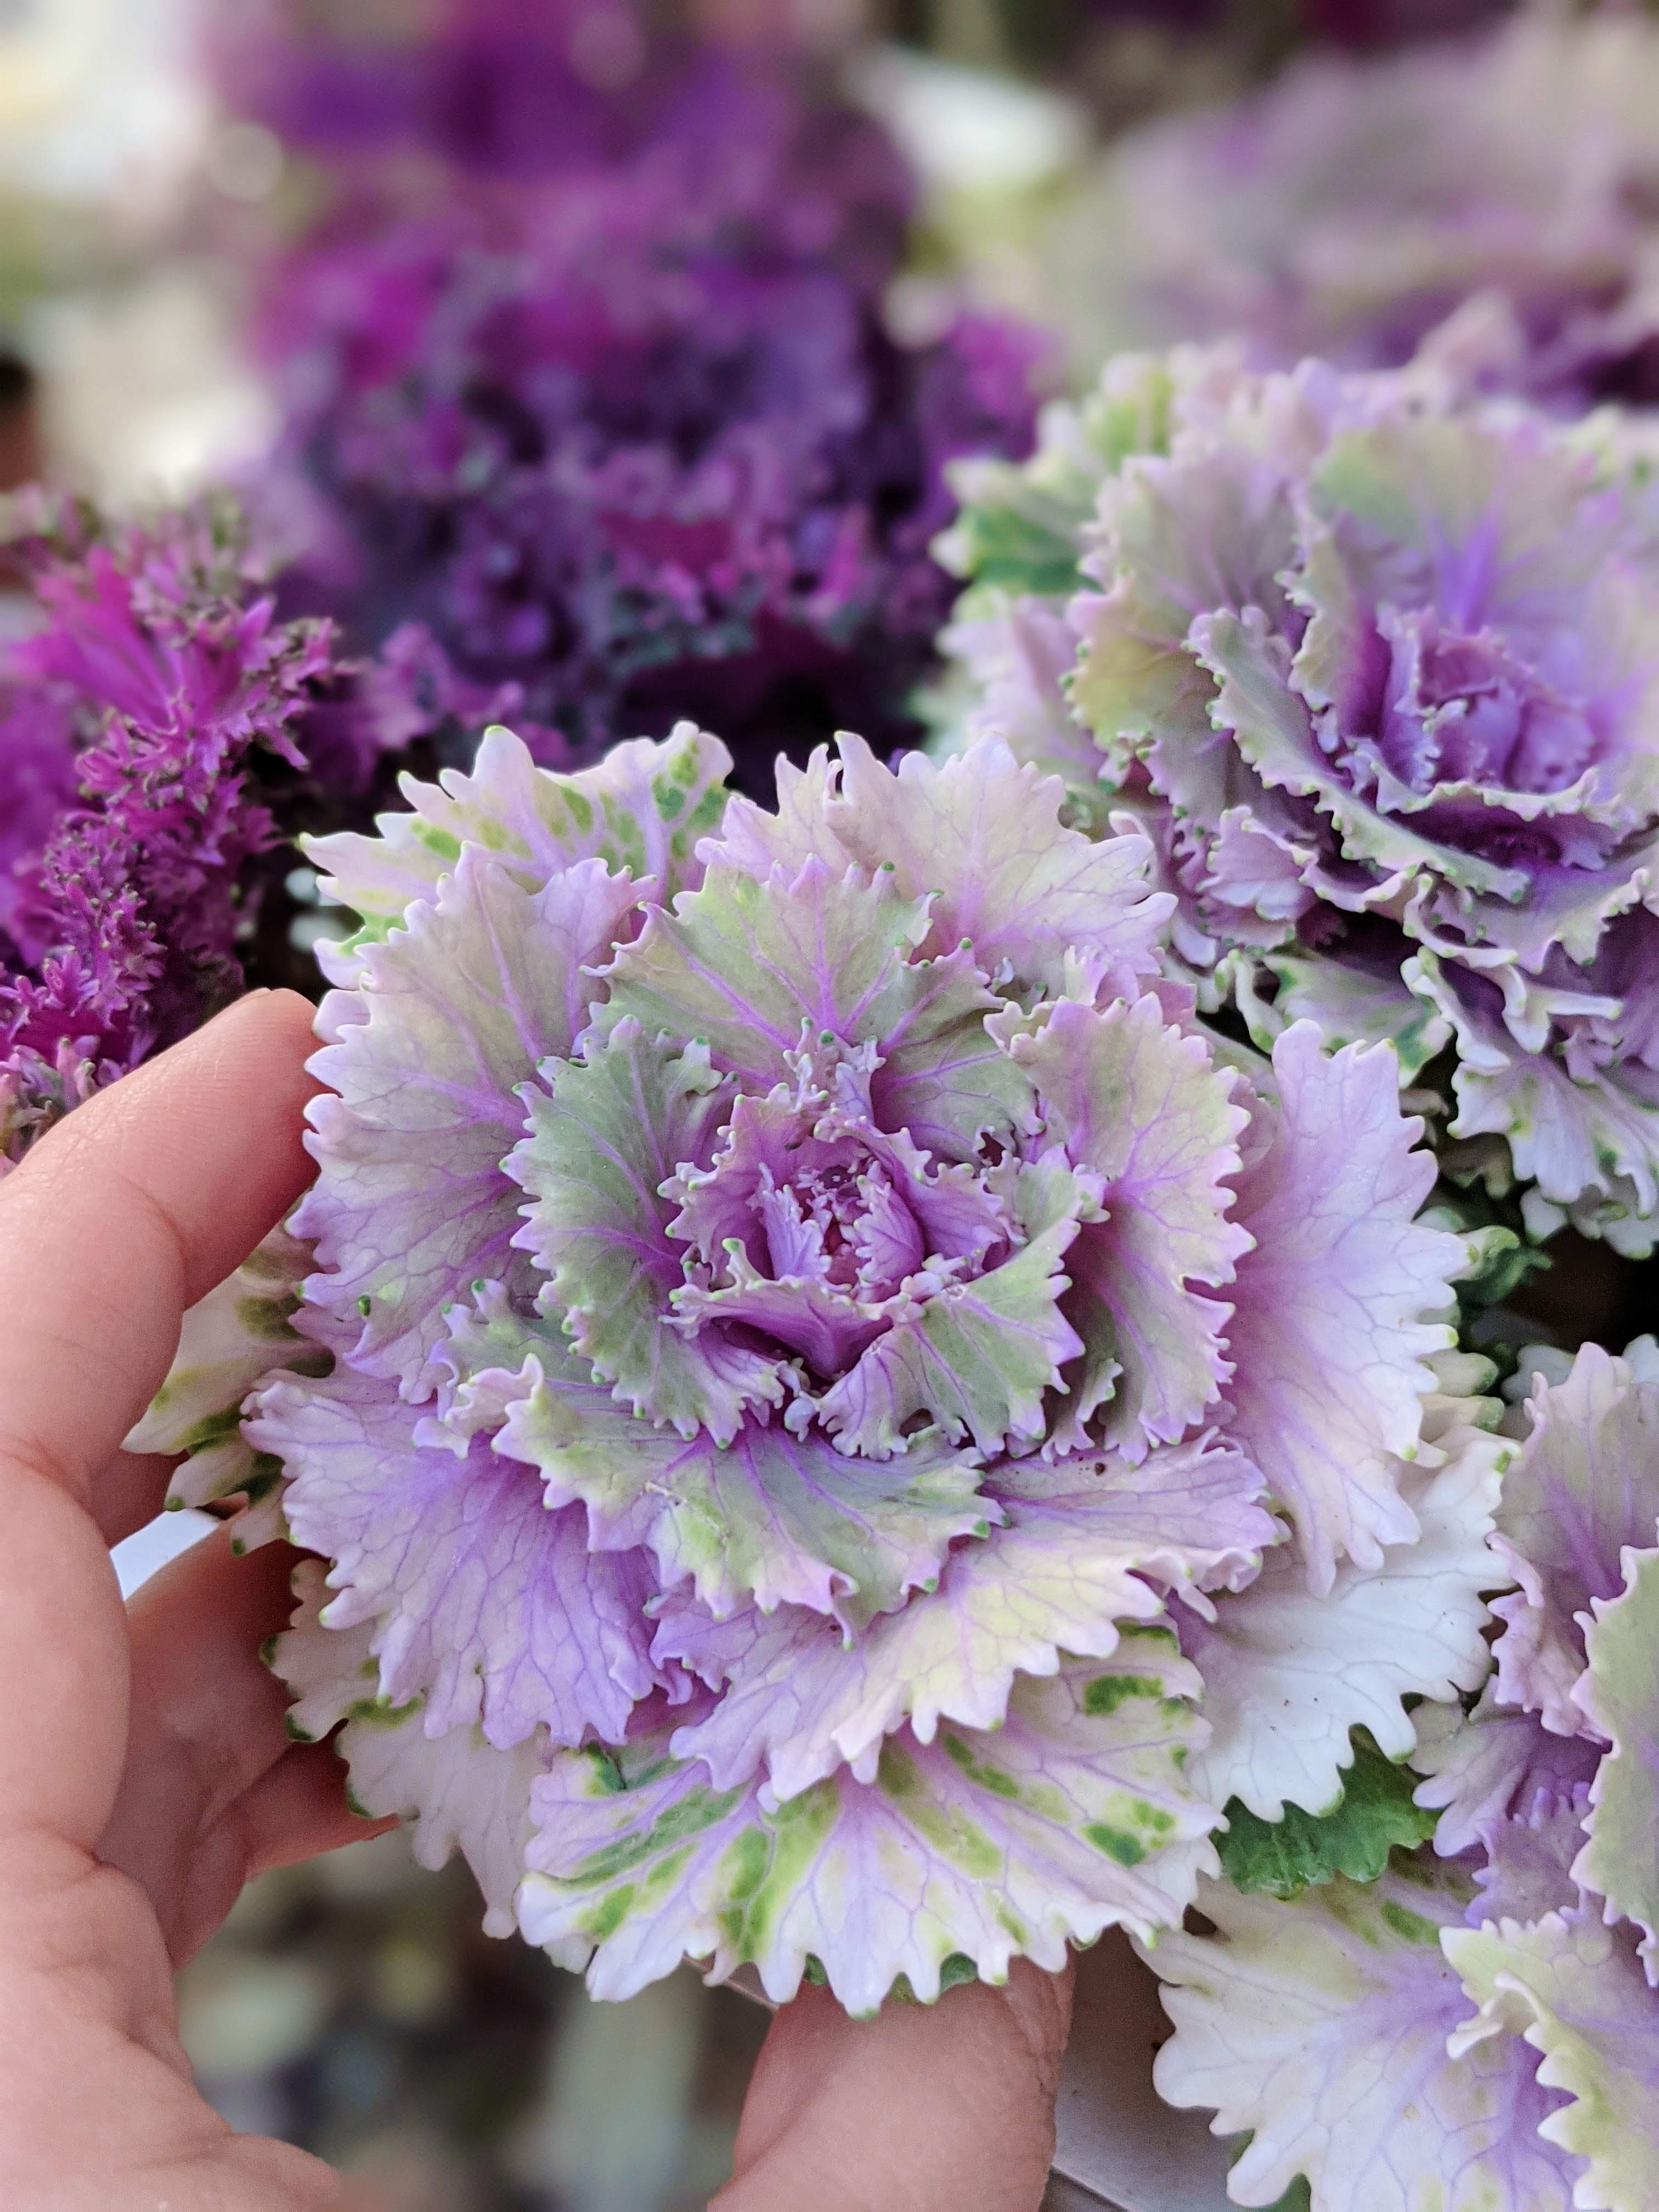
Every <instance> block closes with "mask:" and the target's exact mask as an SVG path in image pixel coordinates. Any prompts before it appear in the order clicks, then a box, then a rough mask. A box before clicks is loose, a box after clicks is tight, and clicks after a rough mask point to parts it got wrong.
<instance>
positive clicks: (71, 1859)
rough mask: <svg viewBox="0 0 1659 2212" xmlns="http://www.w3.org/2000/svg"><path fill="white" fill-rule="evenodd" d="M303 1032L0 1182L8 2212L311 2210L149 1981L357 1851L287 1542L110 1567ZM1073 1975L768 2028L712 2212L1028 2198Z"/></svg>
mask: <svg viewBox="0 0 1659 2212" xmlns="http://www.w3.org/2000/svg"><path fill="white" fill-rule="evenodd" d="M310 1019H311V1010H310V1008H309V1007H308V1006H307V1005H306V1004H305V1003H304V1001H303V1000H300V999H298V998H295V997H294V996H292V995H291V994H286V993H283V994H274V995H273V994H259V995H258V996H256V997H254V998H252V999H249V1000H243V1001H241V1002H240V1004H239V1005H237V1006H234V1007H232V1008H231V1009H230V1011H229V1012H228V1013H226V1014H223V1015H222V1016H221V1017H220V1018H219V1019H218V1020H217V1021H216V1022H214V1023H212V1024H210V1025H209V1027H208V1028H207V1029H205V1030H203V1031H201V1032H200V1034H199V1035H197V1036H194V1037H191V1039H189V1040H188V1041H187V1042H185V1043H184V1044H182V1045H179V1046H177V1047H175V1048H174V1049H173V1051H171V1052H169V1053H167V1054H163V1055H162V1056H161V1058H160V1059H159V1060H155V1061H153V1062H152V1063H151V1064H150V1065H149V1066H147V1067H144V1068H142V1069H140V1070H139V1071H138V1072H137V1073H136V1074H134V1075H131V1076H129V1077H127V1078H126V1079H125V1080H124V1081H122V1082H121V1083H119V1084H118V1085H114V1086H113V1087H112V1089H111V1090H109V1091H105V1092H103V1093H101V1094H100V1096H99V1097H96V1098H94V1099H93V1100H92V1101H91V1102H90V1103H88V1105H86V1106H83V1107H82V1108H80V1109H78V1110H77V1111H76V1113H75V1114H73V1115H71V1116H70V1118H69V1119H68V1120H67V1121H65V1122H64V1124H63V1125H62V1126H61V1127H59V1128H58V1129H56V1130H54V1131H53V1132H52V1133H51V1134H50V1135H49V1136H47V1137H46V1139H43V1140H42V1142H41V1143H40V1144H39V1145H38V1146H36V1147H35V1149H34V1150H33V1152H32V1153H31V1154H30V1155H29V1157H28V1158H27V1160H25V1162H24V1163H23V1164H22V1165H21V1167H20V1168H18V1169H17V1170H15V1171H14V1172H13V1173H12V1174H11V1175H10V1176H8V1177H7V1178H6V1180H5V1181H4V1182H3V1183H0V1315H3V1316H4V1320H3V1333H0V1486H3V1496H4V1499H5V1516H4V1524H3V1526H4V1543H3V1547H0V1680H3V1682H4V1683H5V1684H6V1686H7V1689H8V1692H9V1695H10V1697H11V1699H12V1717H11V1720H10V1722H9V1724H8V1725H7V1727H6V1728H5V1729H4V1730H3V1731H0V2202H3V2203H6V2204H8V2205H11V2204H15V2205H18V2206H19V2207H24V2206H27V2208H29V2212H83V2208H84V2212H93V2208H96V2212H128V2208H131V2212H310V2209H311V2208H322V2207H326V2206H330V2205H333V2204H336V2203H338V2202H339V2184H338V2181H337V2178H336V2177H335V2176H334V2175H333V2174H332V2173H331V2172H330V2171H329V2170H328V2168H327V2167H325V2166H323V2165H322V2164H321V2163H320V2162H319V2160H315V2159H313V2158H311V2157H310V2156H308V2155H307V2154H306V2153H304V2152H302V2151H299V2150H296V2149H294V2148H291V2147H289V2146H288V2145H285V2144H282V2143H276V2142H267V2141H264V2140H263V2139H261V2138H258V2137H255V2136H236V2135H234V2134H233V2133H232V2132H231V2130H229V2128H228V2126H227V2125H226V2124H225V2123H224V2122H223V2121H222V2120H221V2119H220V2118H218V2116H217V2115H216V2113H215V2112H213V2111H212V2109H211V2108H210V2106H208V2105H207V2104H206V2103H205V2102H204V2100H203V2099H202V2098H201V2097H200V2096H199V2095H198V2094H197V2091H196V2089H195V2087H194V2085H193V2083H192V2081H191V2074H190V2067H189V2063H188V2061H187V2060H186V2058H185V2053H184V2051H183V2048H182V2046H181V2045H180V2043H179V2034H178V2023H177V2014H176V2010H175V2007H174V2002H173V1982H172V1977H173V1971H174V1970H175V1968H176V1967H177V1966H179V1965H180V1964H181V1963H182V1961H183V1960H185V1959H186V1958H188V1957H189V1955H190V1954H191V1952H192V1951H193V1950H195V1949H196V1948H197V1947H198V1946H199V1945H200V1944H201V1943H202V1942H204V1941H205V1940H206V1938H207V1937H208V1936H210V1934H211V1933H212V1932H213V1930H214V1929H215V1928H216V1927H217V1925H218V1924H219V1923H220V1921H221V1920H222V1919H223V1917H224V1916H225V1914H226V1912H227V1911H228V1910H229V1908H230V1906H231V1905H232V1904H233V1903H234V1899H235V1898H236V1895H237V1893H238V1892H239V1891H240V1888H241V1887H242V1884H243V1883H244V1882H245V1881H247V1880H248V1879H249V1878H250V1877H251V1876H252V1875H254V1874H257V1873H259V1872H260V1871H262V1870H263V1869H265V1868H268V1867H271V1866H276V1865H281V1864H283V1863H290V1862H292V1861H294V1860H296V1859H301V1858H306V1857H312V1856H314V1855H315V1854H316V1853H318V1852H319V1851H325V1850H332V1849H333V1848H334V1847H335V1846H337V1844H343V1843H346V1842H349V1841H351V1840H354V1839H356V1838H358V1837H362V1836H364V1835H367V1834H371V1833H374V1832H375V1830H374V1827H372V1826H370V1825H368V1824H367V1823H365V1822H363V1821H362V1820H356V1819H355V1818H354V1817H353V1816H352V1815H351V1814H349V1811H348V1810H347V1808H346V1804H345V1799H344V1795H343V1769H342V1768H341V1766H340V1765H339V1763H338V1762H337V1760H336V1759H334V1757H333V1755H332V1753H331V1752H330V1751H329V1750H328V1749H327V1748H326V1747H325V1746H321V1745H305V1746H300V1745H294V1744H291V1743H290V1742H289V1740H288V1737H287V1735H286V1732H285V1730H284V1729H283V1711H284V1705H285V1697H284V1692H283V1689H282V1687H281V1686H280V1684H278V1683H277V1682H276V1680H275V1679H274V1678H273V1677H272V1676H270V1674H268V1673H267V1672H266V1671H265V1669H264V1667H263V1665H262V1664H261V1663H260V1662H259V1659H258V1649H259V1645H260V1644H261V1642H262V1641H263V1640H264V1638H265V1637H266V1636H267V1635H268V1634H269V1633H270V1632H271V1631H272V1630H273V1629H275V1628H277V1627H279V1626H282V1625H283V1620H284V1619H285V1618H286V1614H287V1611H288V1577H289V1568H290V1566H291V1564H292V1558H293V1555H292V1553H289V1551H288V1550H287V1549H286V1547H283V1546H279V1545H272V1546H269V1547H264V1548H263V1549H261V1550H259V1551H258V1552H256V1553H253V1554H252V1556H251V1557H250V1558H248V1559H242V1560H238V1559H234V1558H233V1557H232V1556H231V1553H230V1549H229V1546H228V1541H225V1539H224V1538H223V1537H222V1536H220V1537H215V1538H212V1539H210V1540H208V1541H204V1542H203V1543H202V1544H200V1545H198V1546H197V1547H196V1548H195V1549H194V1550H193V1551H191V1552H190V1553H186V1554H185V1557H184V1558H183V1559H179V1560H176V1561H175V1562H174V1563H173V1565H172V1566H170V1567H169V1568H167V1570H166V1571H164V1572H163V1573H162V1574H161V1575H159V1576H157V1577H155V1580H154V1581H153V1582H152V1583H149V1584H147V1585H146V1586H145V1588H144V1589H143V1590H142V1591H141V1592H139V1593H138V1595H137V1596H136V1597H135V1598H134V1600H133V1601H132V1603H131V1605H129V1606H127V1607H125V1608H124V1607H123V1606H122V1603H121V1600H120V1595H119V1592H118V1589H117V1586H116V1581H115V1577H114V1573H113V1571H112V1568H111V1566H110V1563H109V1557H108V1547H109V1545H110V1544H112V1543H113V1542H115V1541H118V1539H119V1538H120V1537H121V1536H123V1535H125V1534H128V1533H129V1532H130V1531H131V1529H132V1528H136V1527H138V1526H140V1525H141V1524H142V1523H143V1522H144V1521H146V1520H148V1519H149V1517H150V1516H151V1514H153V1513H154V1512H155V1510H156V1509H157V1507H158V1505H159V1504H160V1502H161V1497H162V1495H163V1492H164V1491H165V1488H166V1480H167V1472H166V1471H167V1462H161V1461H156V1460H143V1459H138V1458H135V1457H134V1456H132V1455H129V1454H126V1453H124V1452H122V1450H121V1449H120V1440H121V1438H122V1437H124V1436H125V1434H126V1433H127V1431H128V1430H129V1429H130V1428H131V1425H132V1424H133V1422H134V1421H135V1420H136V1419H137V1416H138V1415H139V1414H140V1413H142V1412H143V1408H144V1407H145V1406H146V1404H147V1403H148V1402H149V1399H150V1398H151V1396H152V1395H154V1393H155V1389H156V1388H157V1386H158V1385H159V1384H160V1383H161V1380H162V1378H163V1376H165V1374H166V1372H167V1366H168V1364H169V1362H170V1361H171V1358H172V1356H173V1351H174V1348H175V1346H176V1345H177V1343H178V1338H179V1322H180V1319H181V1317H182V1316H183V1314H184V1311H185V1308H186V1307H187V1306H188V1305H190V1304H193V1303H194V1301H195V1300H196V1299H197V1298H199V1297H202V1296H203V1294H204V1292H205V1291H207V1290H209V1289H210V1287H211V1286H212V1285H214V1284H215V1283H216V1282H218V1281H220V1280H221V1279H222V1278H223V1277H224V1276H225V1275H227V1274H228V1273H230V1272H231V1270H232V1269H233V1268H234V1267H236V1266H237V1265H238V1264H239V1263H240V1261H241V1260H242V1259H244V1258H245V1257H246V1255H247V1253H248V1252H250V1251H251V1250H252V1248H253V1246H254V1245H255V1244H256V1243H258V1241H259V1239H260V1238H261V1237H263V1236H264V1234H265V1233H266V1231H268V1230H270V1228H271V1227H272V1226H273V1225H274V1224H275V1223H276V1221H277V1220H279V1219H280V1218H282V1216H283V1214H284V1213H285V1212H287V1211H288V1209H289V1206H290V1205H291V1204H292V1203H293V1201H294V1200H295V1198H296V1197H297V1196H298V1194H299V1193H300V1191H301V1188H303V1187H304V1185H305V1183H306V1182H307V1180H308V1176H309V1163H308V1161H307V1157H306V1154H305V1152H304V1150H303V1148H302V1146H301V1109H302V1107H303V1105H304V1103H305V1101H306V1099H307V1097H308V1095H309V1093H310V1091H311V1088H312V1086H311V1085H310V1083H309V1081H308V1079H307V1076H306V1074H305V1070H304V1061H305V1058H306V1055H307V1052H308V1051H309V1049H310V1044H311V1033H310ZM1069 2008H1070V1987H1069V1981H1068V1980H1066V1979H1064V1978H1062V1979H1060V1980H1055V1979H1054V1978H1050V1977H1048V1976H1046V1975H1042V1974H1040V1973H1038V1972H1036V1971H1035V1970H1034V1969H1031V1968H1030V1967H1029V1966H1024V1965H1023V1964H1022V1965H1020V1966H1017V1967H1016V1968H1015V1970H1014V1974H1013V1977H1012V1979H1011V1981H1010V1984H1009V1986H1008V1989H1007V1990H1006V1992H1000V1991H996V1990H989V1989H984V1988H980V1987H977V1986H971V1987H967V1988H963V1989H958V1990H952V1991H951V1992H950V1994H949V1995H947V1996H945V1997H944V1998H943V1999H942V2000H941V2001H940V2002H939V2004H938V2005H936V2006H933V2007H931V2008H926V2009H924V2008H919V2007H915V2006H897V2005H890V2006H888V2007H887V2008H885V2009H884V2011H883V2013H882V2014H881V2015H880V2016H879V2018H878V2019H877V2020H876V2021H871V2022H865V2023H860V2022H855V2021H848V2019H847V2018H846V2017H845V2015H842V2013H841V2011H840V2009H839V2008H838V2007H836V2004H835V2003H834V2001H833V2000H832V1999H831V1998H830V1997H829V1993H828V1992H827V1991H825V1990H808V1991H805V1992H804V1993H803V1995H802V1996H801V1997H800V1998H799V2000H798V2001H797V2002H795V2003H794V2004H793V2005H790V2006H788V2007H787V2008H785V2009H784V2011H783V2012H781V2014H780V2015H779V2016H778V2018H777V2020H776V2021H775V2022H774V2025H773V2027H772V2029H771V2032H770V2033H769V2036H768V2039H767V2043H766V2047H765V2050H764V2051H763V2054H762V2057H761V2060H760V2063H759V2065H758V2067H757V2070H756V2075H755V2079H754V2082H753V2085H752V2087H751V2090H750V2096H749V2100H748V2103H747V2106H746V2107H745V2109H744V2116H743V2124H742V2127H741V2130H740V2132H739V2136H738V2150H737V2178H736V2179H734V2180H733V2181H732V2183H731V2185H729V2186H728V2187H727V2189H726V2190H725V2191H723V2192H722V2193H721V2195H720V2197H719V2198H718V2199H717V2200H716V2205H717V2208H718V2212H773V2208H778V2209H779V2212H781V2208H784V2207H790V2208H794V2207H798V2206H801V2205H811V2207H812V2208H813V2212H873V2208H878V2207H887V2206H892V2207H894V2208H898V2207H903V2208H905V2212H966V2209H967V2208H972V2212H1035V2208H1036V2205H1037V2203H1038V2201H1039V2198H1040V2197H1041V2195H1042V2187H1043V2177H1044V2174H1045V2173H1046V2171H1047V2168H1048V2160H1049V2157H1050V2154H1051V2152H1052V2148H1053V2112H1054V2087H1055V2081H1056V2077H1057V2075H1058V2070H1059V2061H1060V2051H1061V2049H1062V2047H1063V2045H1064V2042H1065V2034H1066V2021H1067V2015H1068V2013H1069Z"/></svg>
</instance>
